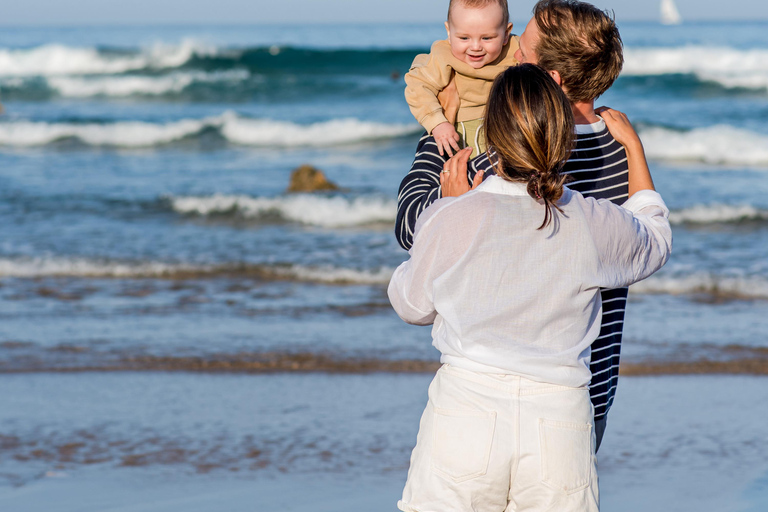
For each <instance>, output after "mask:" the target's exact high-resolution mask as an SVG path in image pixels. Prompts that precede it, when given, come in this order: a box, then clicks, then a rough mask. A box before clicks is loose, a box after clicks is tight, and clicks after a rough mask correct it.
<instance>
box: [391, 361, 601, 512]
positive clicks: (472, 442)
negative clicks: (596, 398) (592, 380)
mask: <svg viewBox="0 0 768 512" xmlns="http://www.w3.org/2000/svg"><path fill="white" fill-rule="evenodd" d="M592 416H593V412H592V403H591V401H590V399H589V390H588V389H587V388H569V387H564V386H555V385H551V384H542V383H540V382H534V381H531V380H528V379H525V378H522V377H518V376H516V375H492V374H487V373H477V372H472V371H469V370H464V369H461V368H456V367H453V366H448V365H444V366H443V367H441V368H440V370H438V372H437V375H435V378H434V380H433V381H432V384H431V385H430V386H429V402H428V403H427V407H426V409H425V410H424V414H423V415H422V418H421V423H420V426H419V435H418V437H417V439H416V447H415V448H414V449H413V454H412V455H411V467H410V469H409V470H408V481H407V482H406V484H405V490H404V491H403V499H402V500H401V501H399V502H398V504H397V506H398V508H400V510H403V511H404V512H450V511H457V512H458V511H461V512H470V511H472V512H504V511H506V512H522V511H534V510H535V511H557V512H567V511H597V510H598V508H599V497H598V488H597V459H596V458H595V449H594V446H595V441H594V434H593V431H592V425H591V424H590V423H591V421H592Z"/></svg>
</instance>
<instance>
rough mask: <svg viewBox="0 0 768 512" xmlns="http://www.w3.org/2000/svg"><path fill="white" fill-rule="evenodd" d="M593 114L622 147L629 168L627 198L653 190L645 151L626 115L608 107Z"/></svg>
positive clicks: (601, 108) (596, 110)
mask: <svg viewBox="0 0 768 512" xmlns="http://www.w3.org/2000/svg"><path fill="white" fill-rule="evenodd" d="M595 113H596V114H599V115H600V117H602V118H603V121H605V126H607V127H608V131H609V132H611V135H612V136H613V138H614V139H616V142H618V143H619V144H621V145H622V146H624V149H625V150H626V152H627V166H628V167H629V197H632V196H633V195H634V194H635V192H639V191H640V190H655V188H654V187H653V179H652V178H651V172H650V170H649V169H648V161H647V160H646V159H645V150H644V149H643V143H642V142H641V141H640V137H638V135H637V132H636V131H635V129H634V128H632V124H631V123H630V122H629V119H627V116H626V114H624V113H623V112H619V111H618V110H613V109H612V108H608V107H600V108H598V109H595Z"/></svg>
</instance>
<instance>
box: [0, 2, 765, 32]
mask: <svg viewBox="0 0 768 512" xmlns="http://www.w3.org/2000/svg"><path fill="white" fill-rule="evenodd" d="M676 2H677V5H678V9H679V10H680V13H681V15H682V17H683V19H685V20H689V21H694V20H718V19H729V20H733V19H746V20H754V19H763V20H766V19H768V2H767V1H766V0H728V1H722V0H676ZM593 3H594V4H595V5H597V6H599V7H601V8H607V9H613V10H614V12H615V13H616V19H617V21H619V22H621V21H632V20H655V19H658V10H659V7H658V4H659V2H658V1H657V0H594V1H593ZM3 4H5V5H3V8H2V17H1V18H0V25H5V26H8V25H62V24H63V25H94V24H95V25H102V24H150V23H151V24H156V23H157V24H169V23H171V24H176V23H206V24H209V23H249V24H255V23H280V24H283V23H290V24H293V23H301V24H305V23H313V22H316V23H324V24H327V23H334V22H341V23H355V22H358V23H363V22H364V23H370V22H404V21H415V22H433V21H434V22H440V21H443V20H444V18H445V10H446V6H447V4H448V1H447V0H130V1H126V0H25V1H24V2H20V1H16V2H3ZM509 4H510V12H511V15H512V18H513V19H515V20H527V19H528V18H530V11H531V7H532V6H533V4H534V0H509Z"/></svg>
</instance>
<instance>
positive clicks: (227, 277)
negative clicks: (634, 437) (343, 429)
mask: <svg viewBox="0 0 768 512" xmlns="http://www.w3.org/2000/svg"><path fill="white" fill-rule="evenodd" d="M516 26H518V27H522V26H523V24H521V23H517V24H516ZM620 29H621V31H622V35H623V39H624V43H625V47H626V65H625V71H624V73H623V74H622V76H621V77H620V78H619V80H618V81H617V82H616V84H615V85H614V87H613V88H612V89H611V90H610V91H608V92H607V93H606V94H605V96H604V97H603V98H600V99H599V100H598V103H600V104H607V105H611V106H613V107H615V108H617V109H620V110H623V111H625V112H627V113H628V114H629V116H630V118H631V119H632V120H633V121H634V122H635V124H636V126H637V127H638V129H639V131H640V134H641V136H642V137H643V140H644V142H645V148H646V152H647V154H648V157H649V159H650V161H651V167H652V170H653V173H654V179H655V182H656V185H657V188H658V189H659V190H660V192H662V194H663V195H664V197H665V199H666V201H667V203H668V204H669V206H670V208H671V209H672V212H673V215H672V221H673V224H674V235H675V247H674V254H673V257H672V260H671V261H670V263H669V265H668V266H667V267H666V268H665V269H664V270H663V271H662V272H660V273H659V274H658V275H657V276H654V277H653V278H651V279H649V280H648V281H646V282H644V283H641V284H639V285H637V286H636V287H634V294H633V295H632V301H631V304H630V309H629V310H628V313H627V324H626V337H627V340H628V344H627V345H628V347H629V348H627V350H626V351H625V353H626V356H627V360H629V361H632V360H641V359H647V358H650V357H654V358H658V357H661V358H667V357H668V358H681V357H683V358H694V359H695V355H696V354H697V348H700V349H706V350H707V351H708V352H707V353H708V354H710V355H711V356H712V357H715V358H720V357H727V354H723V353H719V352H717V348H718V347H726V346H730V345H735V346H743V347H751V348H764V347H766V346H768V341H766V339H767V338H766V336H765V334H766V333H768V320H767V319H768V314H766V313H768V259H766V258H765V254H766V253H768V199H767V197H768V180H766V176H768V124H766V122H765V119H766V114H768V30H766V29H768V24H766V23H742V24H732V23H731V24H714V23H711V24H692V25H691V24H689V25H682V26H677V27H664V26H659V25H656V24H649V23H636V24H623V25H622V26H621V27H620ZM442 33H443V29H442V27H440V26H431V25H430V26H417V25H376V26H360V27H351V26H314V25H313V26H302V27H260V26H252V27H244V26H238V27H220V26H180V27H179V26H177V27H162V26H153V27H123V28H120V27H117V28H109V29H105V28H98V27H83V28H46V29H37V28H8V29H4V30H3V31H2V33H0V101H2V103H3V105H4V108H5V113H4V114H3V115H2V116H1V117H0V301H2V302H1V303H2V306H3V307H2V309H1V310H0V369H6V370H7V369H12V368H16V369H18V368H36V369H51V368H60V367H74V368H80V367H89V368H106V367H110V365H112V364H117V363H119V362H120V361H123V360H125V358H129V357H134V356H136V355H137V354H138V355H142V354H144V355H146V354H153V355H161V356H172V355H184V356H194V357H203V358H204V357H214V356H216V357H218V356H221V355H222V354H229V355H232V354H238V353H248V354H259V353H265V352H289V353H294V352H304V353H310V354H316V355H317V354H326V355H328V354H330V355H331V356H332V357H350V356H354V357H372V358H384V359H398V358H403V359H408V358H413V359H426V360H433V359H435V358H436V354H435V353H434V351H433V350H432V349H431V347H430V346H429V336H428V330H426V329H415V328H409V327H406V326H404V325H403V324H402V323H401V322H400V321H399V320H398V319H397V317H396V316H395V315H394V313H393V312H392V311H391V310H390V309H389V308H388V306H387V300H386V294H385V290H384V288H385V285H386V282H387V280H388V277H389V275H390V273H391V271H392V269H393V268H394V267H396V266H397V265H398V264H399V263H400V262H401V261H403V260H404V259H405V257H406V253H405V252H404V251H402V249H400V247H399V246H398V245H397V243H396V242H395V239H394V236H393V234H392V227H393V222H394V216H395V206H396V205H395V197H396V192H397V186H398V184H399V182H400V180H401V178H402V176H403V175H404V174H405V173H406V172H407V170H408V169H409V167H410V164H411V160H412V158H413V151H414V149H415V145H416V141H417V139H418V136H419V133H420V128H419V126H418V125H417V124H416V123H415V121H414V120H413V119H412V117H411V115H410V113H409V111H408V108H407V106H406V104H405V102H404V100H403V87H404V84H403V81H402V75H403V73H404V72H405V71H407V69H408V66H409V64H410V61H411V60H412V58H413V56H414V55H415V54H416V53H418V52H423V51H426V50H427V49H428V47H429V45H430V43H431V42H432V40H433V39H435V38H439V37H442ZM304 163H310V164H312V165H314V166H316V167H318V168H320V169H322V170H323V171H324V172H325V173H326V175H327V176H328V177H329V179H331V180H332V181H334V182H336V183H337V184H339V185H340V186H341V187H342V191H341V192H338V193H330V194H320V195H317V196H306V195H288V194H286V193H285V188H286V187H287V185H288V180H289V175H290V172H291V170H293V169H294V168H296V167H298V166H299V165H301V164H304ZM670 312H674V318H670ZM734 318H738V322H739V324H740V325H743V326H747V327H745V328H743V329H740V328H734V327H733V325H732V321H733V320H732V319H734ZM393 340H394V341H393ZM681 354H683V355H681ZM690 354H693V355H690ZM689 355H690V356H689Z"/></svg>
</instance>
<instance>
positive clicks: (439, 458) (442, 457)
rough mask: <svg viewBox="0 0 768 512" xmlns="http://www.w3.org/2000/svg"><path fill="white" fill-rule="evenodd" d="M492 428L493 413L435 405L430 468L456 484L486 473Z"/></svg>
mask: <svg viewBox="0 0 768 512" xmlns="http://www.w3.org/2000/svg"><path fill="white" fill-rule="evenodd" d="M495 428H496V413H495V412H485V411H469V410H455V409H440V408H435V410H434V423H433V437H432V470H433V471H434V472H435V473H437V474H438V475H440V476H442V477H443V478H449V479H451V480H453V481H454V482H457V483H458V482H464V481H466V480H471V479H472V478H476V477H479V476H483V475H485V473H486V472H487V471H488V461H489V460H490V456H491V447H492V444H493V432H494V430H495Z"/></svg>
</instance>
